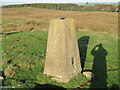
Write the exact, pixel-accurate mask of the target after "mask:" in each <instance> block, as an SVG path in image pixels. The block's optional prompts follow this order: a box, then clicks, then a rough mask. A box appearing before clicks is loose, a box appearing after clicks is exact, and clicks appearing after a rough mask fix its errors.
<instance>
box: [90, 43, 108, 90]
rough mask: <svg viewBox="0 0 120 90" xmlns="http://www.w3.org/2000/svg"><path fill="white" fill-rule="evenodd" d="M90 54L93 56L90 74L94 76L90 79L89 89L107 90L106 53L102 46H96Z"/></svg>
mask: <svg viewBox="0 0 120 90" xmlns="http://www.w3.org/2000/svg"><path fill="white" fill-rule="evenodd" d="M91 54H92V55H93V56H94V60H93V67H92V73H93V74H94V75H95V76H94V77H93V78H92V79H91V84H90V89H92V88H107V65H106V56H107V54H108V53H107V51H106V50H105V48H104V47H103V45H102V44H99V45H96V46H95V47H94V48H93V49H92V51H91Z"/></svg>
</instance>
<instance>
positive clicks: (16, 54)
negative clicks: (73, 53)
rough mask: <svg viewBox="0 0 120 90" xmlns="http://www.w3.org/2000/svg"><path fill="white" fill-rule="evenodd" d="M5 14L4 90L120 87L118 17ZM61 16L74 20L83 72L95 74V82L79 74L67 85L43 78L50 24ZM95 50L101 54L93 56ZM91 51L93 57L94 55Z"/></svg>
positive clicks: (18, 10)
mask: <svg viewBox="0 0 120 90" xmlns="http://www.w3.org/2000/svg"><path fill="white" fill-rule="evenodd" d="M2 10H3V13H2V14H3V17H2V20H3V32H4V36H0V40H1V41H2V47H0V49H2V70H3V72H4V75H5V79H4V80H3V85H4V86H15V87H16V88H36V87H43V86H46V87H55V86H59V87H64V88H78V89H79V87H80V88H92V87H93V86H94V87H106V86H107V87H108V88H113V87H118V86H119V84H118V79H119V78H118V64H119V63H120V62H119V61H118V35H117V32H118V31H117V30H118V25H117V22H118V17H117V16H118V14H117V13H111V12H78V11H59V10H49V9H39V8H28V7H24V8H4V9H2ZM61 16H64V17H66V18H73V19H74V21H75V27H76V29H77V39H78V45H79V48H80V53H81V55H82V56H81V60H83V61H84V63H85V64H84V63H83V64H84V65H83V66H84V70H92V71H93V73H94V74H95V76H96V77H95V79H89V78H86V77H85V76H83V75H81V74H79V75H78V76H76V77H75V78H72V79H71V80H70V81H69V82H68V83H58V82H55V81H52V80H51V79H50V78H51V77H47V76H46V75H44V74H43V70H44V62H45V55H46V44H47V36H48V31H47V30H48V27H49V20H50V19H54V18H59V17H61ZM30 31H32V32H30ZM95 47H97V48H98V51H99V52H98V54H97V53H94V52H95V50H94V48H95ZM99 49H100V50H99ZM92 51H93V53H94V54H91V53H92ZM106 52H107V54H105V53H106ZM98 55H101V56H102V57H100V56H98ZM0 58H1V57H0ZM0 70H1V69H0ZM119 87H120V86H119Z"/></svg>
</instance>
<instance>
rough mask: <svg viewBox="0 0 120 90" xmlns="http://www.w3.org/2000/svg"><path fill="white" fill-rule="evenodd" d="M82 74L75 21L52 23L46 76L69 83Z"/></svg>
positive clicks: (66, 20)
mask: <svg viewBox="0 0 120 90" xmlns="http://www.w3.org/2000/svg"><path fill="white" fill-rule="evenodd" d="M79 72H81V64H80V57H79V51H78V44H77V39H76V31H75V27H74V21H73V19H64V20H61V19H53V20H51V21H50V26H49V33H48V42H47V51H46V60H45V66H44V74H46V75H50V76H53V79H54V80H57V81H58V82H68V81H69V80H70V78H71V77H74V76H75V75H77V74H78V73H79Z"/></svg>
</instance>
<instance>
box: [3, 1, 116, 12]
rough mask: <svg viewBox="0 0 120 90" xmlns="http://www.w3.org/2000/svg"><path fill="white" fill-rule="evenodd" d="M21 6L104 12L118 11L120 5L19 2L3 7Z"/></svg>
mask: <svg viewBox="0 0 120 90" xmlns="http://www.w3.org/2000/svg"><path fill="white" fill-rule="evenodd" d="M19 7H35V8H46V9H55V10H65V11H104V12H118V5H117V4H116V5H112V4H111V5H110V4H109V5H108V4H96V5H77V4H72V3H67V4H62V3H60V4H57V3H56V4H53V3H52V4H50V3H34V4H19V5H5V6H2V8H19Z"/></svg>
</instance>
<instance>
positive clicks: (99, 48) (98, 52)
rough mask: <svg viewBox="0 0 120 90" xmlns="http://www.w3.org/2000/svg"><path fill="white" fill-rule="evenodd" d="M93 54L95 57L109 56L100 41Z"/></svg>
mask: <svg viewBox="0 0 120 90" xmlns="http://www.w3.org/2000/svg"><path fill="white" fill-rule="evenodd" d="M91 54H92V55H93V56H95V57H98V58H103V57H105V56H107V54H108V53H107V51H106V50H105V48H104V47H103V45H102V44H101V43H100V44H98V45H96V46H95V47H94V48H93V49H92V51H91Z"/></svg>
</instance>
